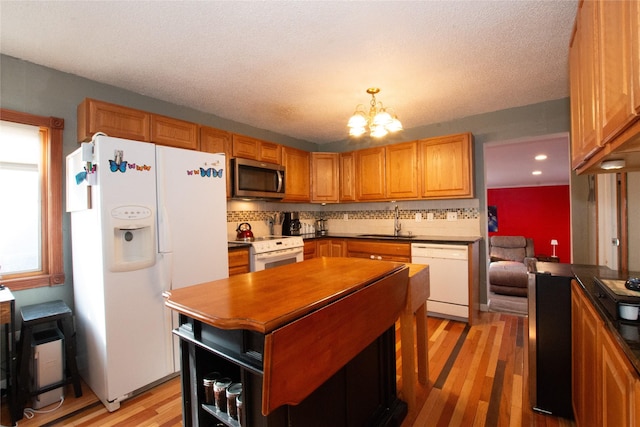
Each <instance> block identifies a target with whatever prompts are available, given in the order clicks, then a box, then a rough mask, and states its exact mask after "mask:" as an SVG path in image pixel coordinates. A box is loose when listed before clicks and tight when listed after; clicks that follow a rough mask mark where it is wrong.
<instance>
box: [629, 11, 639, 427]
mask: <svg viewBox="0 0 640 427" xmlns="http://www.w3.org/2000/svg"><path fill="white" fill-rule="evenodd" d="M630 3H631V31H630V32H631V58H632V64H633V69H632V72H631V76H632V78H633V81H632V83H631V87H632V88H633V109H634V111H635V113H636V114H640V2H638V1H632V2H630ZM639 398H640V396H639ZM638 422H640V419H638Z"/></svg>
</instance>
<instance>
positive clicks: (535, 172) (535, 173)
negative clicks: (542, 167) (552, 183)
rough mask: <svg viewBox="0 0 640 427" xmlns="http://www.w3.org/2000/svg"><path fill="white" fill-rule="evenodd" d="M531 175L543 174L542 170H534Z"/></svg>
mask: <svg viewBox="0 0 640 427" xmlns="http://www.w3.org/2000/svg"><path fill="white" fill-rule="evenodd" d="M531 175H542V171H533V172H531Z"/></svg>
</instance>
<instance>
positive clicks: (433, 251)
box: [411, 243, 469, 260]
mask: <svg viewBox="0 0 640 427" xmlns="http://www.w3.org/2000/svg"><path fill="white" fill-rule="evenodd" d="M411 257H412V258H416V257H419V258H435V259H459V260H467V259H468V257H469V254H468V250H467V246H466V245H438V244H433V243H412V244H411Z"/></svg>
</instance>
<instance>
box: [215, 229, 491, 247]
mask: <svg viewBox="0 0 640 427" xmlns="http://www.w3.org/2000/svg"><path fill="white" fill-rule="evenodd" d="M300 237H302V239H303V240H318V239H366V240H380V241H385V242H400V243H443V244H454V245H466V244H468V243H474V242H477V241H478V240H481V239H482V237H480V236H426V235H413V236H411V237H409V236H406V235H405V236H397V237H396V236H392V235H388V236H379V235H378V236H374V235H362V234H350V233H329V234H325V235H324V236H318V235H316V234H302V235H300ZM250 246H251V243H249V242H241V241H237V242H235V241H229V242H228V249H230V250H231V249H239V248H248V247H250Z"/></svg>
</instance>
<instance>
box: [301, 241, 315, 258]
mask: <svg viewBox="0 0 640 427" xmlns="http://www.w3.org/2000/svg"><path fill="white" fill-rule="evenodd" d="M316 250H317V242H316V241H315V240H307V241H305V242H304V249H303V254H304V260H305V261H306V260H308V259H311V258H315V257H316Z"/></svg>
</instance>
